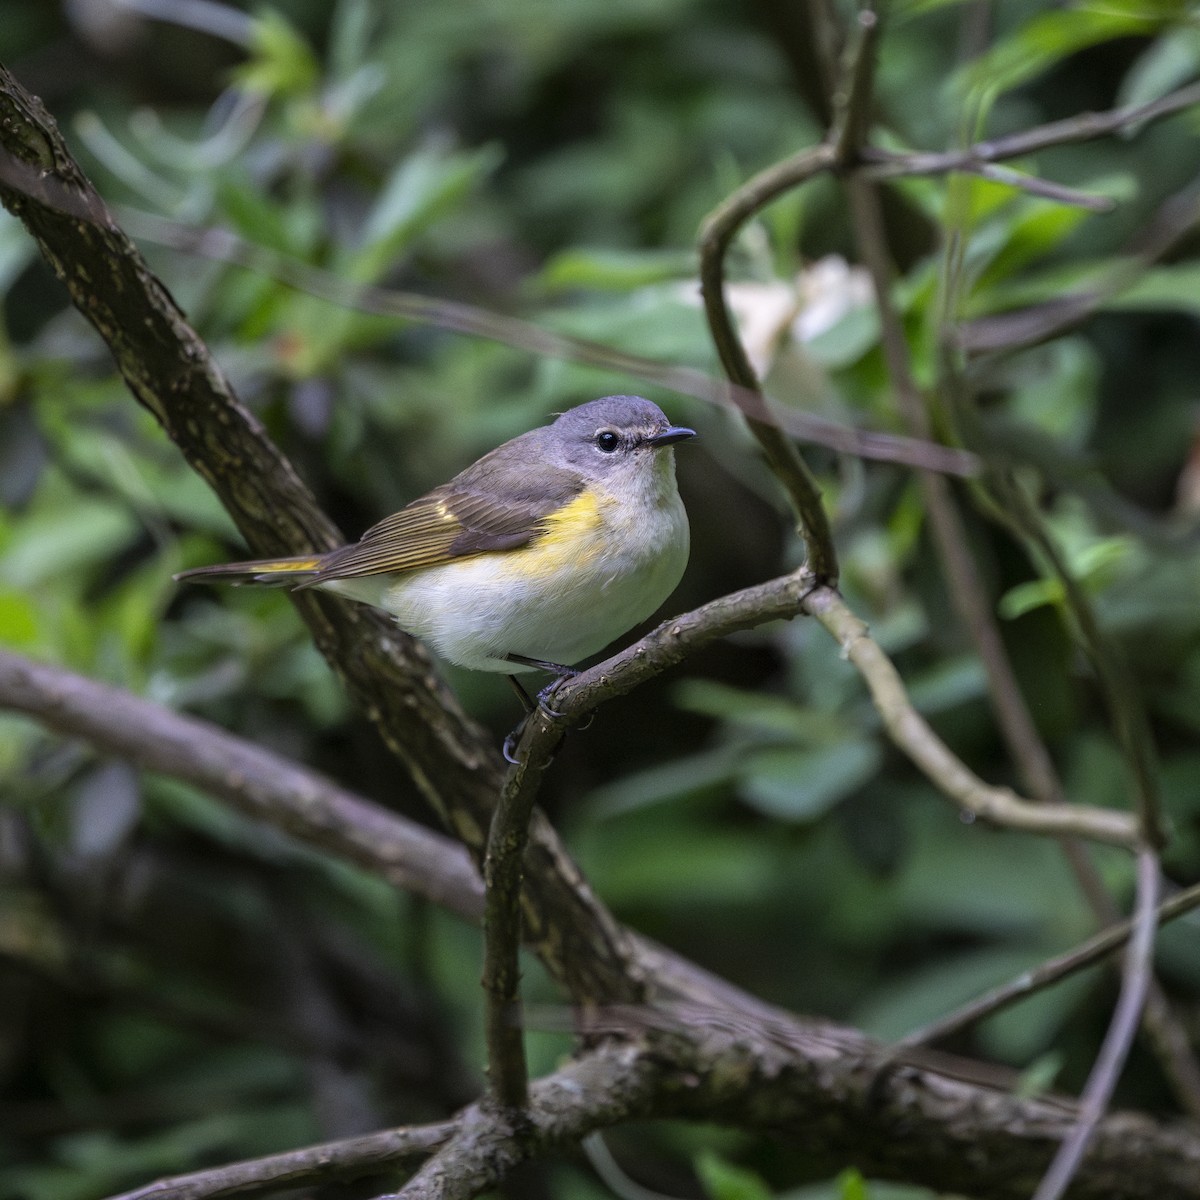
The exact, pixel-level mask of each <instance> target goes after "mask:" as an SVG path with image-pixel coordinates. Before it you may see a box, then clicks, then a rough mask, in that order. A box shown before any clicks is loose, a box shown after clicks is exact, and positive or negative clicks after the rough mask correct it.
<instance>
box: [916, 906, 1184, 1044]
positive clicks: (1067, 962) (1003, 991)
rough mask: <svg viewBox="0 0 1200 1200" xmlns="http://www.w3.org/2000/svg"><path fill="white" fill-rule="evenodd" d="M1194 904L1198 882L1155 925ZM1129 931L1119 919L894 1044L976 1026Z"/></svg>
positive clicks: (1078, 967)
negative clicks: (1083, 940) (1085, 939)
mask: <svg viewBox="0 0 1200 1200" xmlns="http://www.w3.org/2000/svg"><path fill="white" fill-rule="evenodd" d="M1197 907H1200V884H1196V885H1194V886H1192V887H1190V888H1187V889H1186V890H1184V891H1182V892H1179V893H1178V894H1177V895H1175V896H1172V897H1171V899H1170V900H1166V901H1164V902H1163V903H1162V904H1160V905H1159V906H1158V912H1157V914H1156V916H1155V924H1156V925H1157V926H1158V927H1159V928H1161V927H1162V926H1164V925H1167V924H1169V923H1170V922H1171V921H1174V920H1176V919H1178V918H1179V917H1182V916H1184V915H1185V914H1187V913H1190V912H1191V911H1192V910H1193V909H1195V908H1197ZM1133 930H1134V922H1133V921H1132V920H1125V921H1119V922H1118V923H1117V924H1115V925H1110V926H1109V927H1108V928H1107V929H1102V930H1101V931H1100V932H1099V933H1097V934H1094V935H1093V936H1092V937H1090V938H1088V940H1087V941H1086V942H1081V943H1080V944H1079V945H1078V946H1074V947H1072V948H1071V949H1070V950H1067V951H1066V952H1065V953H1063V954H1059V955H1057V956H1056V957H1054V958H1048V959H1046V960H1045V962H1041V963H1038V965H1037V966H1036V967H1031V968H1030V969H1029V970H1028V971H1026V972H1024V973H1023V974H1021V975H1018V976H1017V977H1016V978H1015V979H1012V980H1010V981H1009V982H1008V983H1002V984H1000V985H999V986H997V987H994V988H992V989H990V990H989V991H987V992H984V994H983V995H982V996H977V997H976V998H975V999H974V1000H971V1001H968V1003H966V1004H964V1005H962V1007H961V1008H956V1009H955V1010H954V1011H953V1012H952V1013H947V1014H946V1016H944V1017H938V1019H937V1020H936V1021H930V1022H929V1023H928V1024H927V1025H922V1026H921V1027H920V1028H919V1029H914V1030H913V1031H912V1032H911V1033H906V1034H905V1035H904V1037H902V1038H901V1039H900V1040H899V1041H898V1042H897V1043H896V1046H897V1047H905V1048H908V1047H912V1046H924V1045H928V1044H929V1043H931V1042H939V1041H941V1040H942V1039H943V1038H947V1037H950V1036H951V1035H952V1034H955V1033H960V1032H961V1031H962V1030H964V1029H966V1028H968V1027H969V1026H971V1025H977V1024H978V1023H979V1022H980V1021H982V1020H984V1019H985V1018H986V1017H990V1016H993V1015H994V1014H995V1013H998V1012H1000V1010H1001V1009H1005V1008H1008V1007H1009V1006H1011V1005H1013V1004H1017V1003H1019V1002H1020V1001H1021V1000H1024V999H1026V998H1027V997H1029V996H1032V995H1033V994H1034V993H1035V992H1041V991H1044V990H1045V989H1046V988H1048V987H1050V986H1052V985H1053V984H1056V983H1058V982H1060V981H1061V980H1063V979H1066V978H1067V977H1068V976H1070V975H1074V974H1076V973H1077V972H1079V971H1082V970H1084V969H1086V968H1087V967H1090V966H1093V965H1094V964H1096V963H1098V962H1102V961H1103V960H1104V959H1106V958H1107V957H1108V956H1109V955H1111V954H1113V953H1114V952H1115V951H1117V950H1119V949H1120V948H1121V947H1122V946H1123V945H1125V943H1126V942H1128V941H1129V938H1130V936H1131V935H1132V933H1133Z"/></svg>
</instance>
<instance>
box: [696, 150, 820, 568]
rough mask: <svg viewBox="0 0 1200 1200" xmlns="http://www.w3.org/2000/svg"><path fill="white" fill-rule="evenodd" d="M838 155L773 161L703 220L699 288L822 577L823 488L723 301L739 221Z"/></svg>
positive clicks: (740, 398) (740, 397) (806, 154)
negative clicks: (782, 421)
mask: <svg viewBox="0 0 1200 1200" xmlns="http://www.w3.org/2000/svg"><path fill="white" fill-rule="evenodd" d="M836 162H837V149H836V147H834V146H832V145H824V144H822V145H820V146H814V147H812V148H811V149H809V150H804V151H802V152H801V153H800V154H797V155H795V156H794V157H792V158H788V159H784V161H783V162H780V163H776V164H775V165H774V166H771V167H768V168H767V169H766V170H765V171H763V172H761V173H760V174H758V175H756V176H755V177H754V178H753V179H751V180H749V181H748V182H747V183H745V184H743V185H742V186H741V187H740V188H738V190H737V191H736V192H734V193H733V195H731V196H730V197H729V198H728V199H727V200H725V201H724V202H723V203H722V204H721V205H720V206H719V207H718V208H716V209H714V210H713V212H711V213H710V214H709V215H708V216H707V217H706V218H705V219H704V221H703V223H702V224H701V226H700V239H699V240H700V293H701V295H702V296H703V298H704V311H705V314H706V316H707V317H708V324H709V329H710V330H711V332H712V338H713V342H714V343H715V345H716V347H717V353H718V354H719V355H720V358H721V365H722V366H723V367H724V368H725V373H726V375H728V376H729V378H730V380H732V382H733V383H735V384H737V385H738V391H736V392H734V393H733V398H734V401H735V403H736V404H737V405H738V407H739V408H740V409H741V410H742V413H743V414H744V415H745V417H746V423H747V424H748V425H749V427H750V430H751V431H752V432H753V434H754V436H755V437H756V438H757V439H758V442H759V445H761V446H762V448H763V451H764V452H765V454H766V456H767V462H768V463H769V464H770V467H771V470H772V471H774V472H775V475H776V476H777V477H778V479H779V481H780V482H781V483H782V484H783V486H784V488H785V489H786V491H787V493H788V496H789V497H790V498H791V501H792V504H793V505H794V506H795V509H796V515H797V517H798V518H799V521H800V531H801V534H802V536H803V538H804V545H805V548H806V550H807V552H808V565H809V567H810V568H811V569H812V571H813V574H815V575H816V577H817V578H818V579H819V580H820V581H821V582H829V583H833V582H835V581H836V579H837V552H836V551H835V550H834V546H833V538H832V535H831V534H830V531H829V520H828V518H827V517H826V515H825V509H824V507H823V505H822V504H821V490H820V488H818V487H817V482H816V480H815V479H814V478H813V476H812V472H811V471H809V469H808V467H807V466H806V465H805V463H804V460H803V459H802V458H801V457H800V454H799V453H798V451H797V450H796V447H795V446H794V445H793V444H792V443H791V441H789V440H788V438H787V437H785V436H784V434H783V433H782V431H781V430H780V428H779V425H778V422H777V421H776V420H775V418H774V417H773V415H772V414H771V411H770V409H768V407H767V403H766V399H765V398H764V396H763V394H762V386H761V384H760V382H759V379H758V376H757V375H756V374H755V372H754V368H753V367H752V366H751V365H750V359H749V358H748V357H747V355H746V350H745V347H744V346H743V345H742V341H741V338H740V337H739V336H738V333H737V326H736V325H735V323H734V319H733V314H732V313H731V312H730V311H729V306H728V305H727V304H726V303H725V255H726V253H727V252H728V250H729V246H730V244H731V243H732V241H733V239H734V237H735V236H736V234H737V232H738V230H739V229H741V227H742V226H743V225H744V224H745V223H746V222H747V221H748V220H749V219H750V218H751V217H752V216H754V214H755V213H756V212H758V211H759V209H761V208H763V207H764V206H765V205H767V204H769V203H770V202H771V201H772V200H774V199H775V198H776V197H777V196H780V195H782V194H783V193H784V192H786V191H790V190H791V189H792V188H795V187H798V186H799V185H800V184H802V183H806V182H807V181H808V180H810V179H812V178H814V177H815V176H816V175H819V174H821V172H823V171H828V170H831V169H832V168H833V167H834V166H835V164H836Z"/></svg>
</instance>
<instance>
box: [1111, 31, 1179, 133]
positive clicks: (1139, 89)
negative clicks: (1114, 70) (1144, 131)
mask: <svg viewBox="0 0 1200 1200" xmlns="http://www.w3.org/2000/svg"><path fill="white" fill-rule="evenodd" d="M1197 71H1200V29H1196V28H1195V27H1194V26H1191V25H1184V26H1182V27H1181V28H1179V29H1172V30H1171V31H1170V32H1169V33H1166V34H1164V35H1163V36H1162V37H1160V38H1158V39H1157V40H1156V41H1155V42H1154V43H1153V44H1152V45H1151V46H1150V47H1149V49H1147V50H1146V51H1145V52H1144V53H1143V54H1142V56H1141V57H1140V58H1139V59H1138V60H1137V62H1135V63H1134V64H1133V66H1132V67H1130V69H1129V70H1128V71H1127V72H1126V74H1125V78H1124V79H1123V80H1122V81H1121V88H1120V91H1119V92H1118V93H1117V102H1116V107H1118V108H1124V107H1126V106H1133V105H1139V104H1149V103H1150V102H1151V101H1154V100H1158V99H1159V98H1160V97H1162V96H1165V95H1166V94H1167V93H1168V92H1170V91H1174V89H1175V88H1177V87H1179V86H1180V85H1181V84H1184V83H1187V81H1188V80H1189V79H1192V78H1194V77H1195V75H1196V73H1197ZM1132 132H1135V130H1126V133H1132Z"/></svg>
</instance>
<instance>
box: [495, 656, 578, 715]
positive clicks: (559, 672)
mask: <svg viewBox="0 0 1200 1200" xmlns="http://www.w3.org/2000/svg"><path fill="white" fill-rule="evenodd" d="M504 657H505V658H506V659H508V661H509V662H511V663H517V664H519V665H520V666H522V667H535V668H536V669H537V670H539V671H549V672H550V674H551V675H553V676H554V678H553V679H552V680H550V682H549V683H548V684H546V686H545V687H544V688H542V690H541V691H540V692H538V694H537V702H538V707H539V708H541V709H542V711H543V712H544V713H546V715H547V716H549V717H552V718H561V717H562V713H558V712H555V711H554V709H552V708H551V707H550V703H549V701H550V697H551V696H553V695H554V690H555V688H557V687H558V686H559V684H561V683H562V681H563V680H564V679H574V678H575V676H576V675H578V674H579V672H578V671H577V670H576V669H575V668H574V667H566V666H563V664H562V663H556V662H547V661H546V660H545V659H544V658H526V657H525V655H524V654H506V655H505V656H504ZM509 679H511V680H512V681H513V683H514V684H516V686H517V687H519V688H521V692H522V694H524V692H525V689H524V688H523V687H521V685H520V683H518V682H517V677H516V676H515V675H510V676H509ZM525 701H526V704H528V702H529V697H528V696H526V697H525ZM526 711H527V712H532V711H533V710H532V707H530V708H527V709H526Z"/></svg>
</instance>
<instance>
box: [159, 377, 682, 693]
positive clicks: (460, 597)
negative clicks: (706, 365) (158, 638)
mask: <svg viewBox="0 0 1200 1200" xmlns="http://www.w3.org/2000/svg"><path fill="white" fill-rule="evenodd" d="M695 436H696V435H695V432H694V431H693V430H691V429H684V428H681V427H679V426H676V425H672V424H671V423H670V421H668V420H667V418H666V416H665V414H664V413H663V412H662V410H661V409H660V408H659V407H658V406H657V405H655V404H651V403H650V401H649V400H643V399H642V398H641V397H640V396H605V397H604V398H603V399H601V400H593V401H592V402H591V403H589V404H581V405H580V406H579V407H578V408H572V409H570V410H568V411H567V412H564V413H562V414H561V415H560V416H559V417H558V418H557V420H555V421H554V422H553V423H552V424H550V425H545V426H543V427H542V428H540V429H533V430H530V431H529V432H528V433H523V434H521V435H520V436H519V437H515V438H513V439H512V441H509V442H505V443H504V445H502V446H499V447H497V448H496V449H495V450H492V451H491V452H490V453H488V454H485V455H484V456H483V457H482V458H481V459H479V460H478V461H477V462H474V463H472V464H471V465H470V466H469V467H467V469H466V470H465V471H463V472H462V473H461V474H459V475H456V476H455V477H454V478H453V479H452V480H450V482H449V483H444V484H442V486H441V487H437V488H434V489H433V491H431V492H428V493H427V494H426V495H424V496H421V497H420V498H419V499H417V500H414V501H413V502H412V503H411V504H409V505H407V506H406V507H405V508H402V509H401V510H400V511H399V512H398V513H396V514H395V515H393V516H390V517H388V518H386V519H385V520H383V521H380V522H379V524H378V525H375V526H373V527H372V528H370V529H368V530H367V532H366V533H364V534H363V536H362V538H361V539H360V540H359V541H357V542H355V543H354V544H353V545H350V546H342V547H341V548H340V549H337V550H331V551H329V553H327V554H319V555H300V556H299V557H296V558H274V559H270V558H268V559H259V560H257V561H254V562H240V563H227V564H224V565H222V566H213V567H198V568H196V569H195V570H191V571H183V572H182V573H181V574H179V575H176V576H175V578H176V579H187V580H200V581H203V582H221V581H224V582H228V583H261V584H275V585H288V584H290V585H292V586H294V587H298V588H309V587H319V588H325V589H326V590H327V591H331V592H336V593H337V594H339V595H342V596H349V597H350V598H351V599H353V600H360V601H363V602H364V603H366V604H373V605H375V606H376V607H377V608H381V609H383V610H384V611H385V612H388V613H390V614H391V615H392V616H393V617H395V619H396V622H397V624H398V625H399V626H400V628H401V629H404V630H406V631H407V632H409V633H411V634H415V635H416V636H417V637H419V638H422V639H423V640H425V641H427V642H428V643H429V644H430V645H431V646H432V647H433V648H434V649H435V650H436V651H437V652H438V653H439V654H441V655H442V657H444V658H446V659H448V660H449V661H450V662H452V663H456V664H458V665H459V666H461V667H468V668H471V669H473V670H476V671H502V672H504V673H505V674H507V675H509V676H510V678H512V680H513V683H514V684H515V685H516V686H517V690H518V692H520V693H521V695H522V697H523V698H524V699H525V700H526V703H527V705H528V698H527V697H525V695H524V690H523V689H522V688H521V687H520V685H519V684H517V681H516V678H515V675H516V673H517V672H523V671H528V670H532V669H535V668H537V669H542V670H547V671H550V672H552V673H554V674H556V675H559V676H563V675H571V674H574V671H573V670H572V669H571V666H570V664H572V663H576V662H578V661H579V660H580V659H582V658H586V657H587V656H588V655H590V654H594V653H595V652H596V651H597V650H600V649H602V648H603V647H605V646H607V645H608V643H609V642H611V641H612V640H613V639H614V638H617V637H619V636H620V635H621V634H622V633H624V632H625V631H626V630H628V629H630V628H632V627H633V626H634V625H636V624H637V623H638V622H639V621H641V620H644V619H645V618H646V617H648V616H649V615H650V614H651V613H652V612H653V611H654V610H655V609H656V608H657V607H658V606H659V605H660V604H661V603H662V602H663V601H664V600H665V599H666V598H667V596H669V595H670V594H671V592H672V591H674V589H675V585H676V584H677V583H678V582H679V579H680V577H681V576H682V575H683V569H684V567H685V566H686V565H687V559H688V521H687V513H686V512H685V511H684V507H683V502H682V500H680V498H679V491H678V489H677V488H676V486H675V459H674V454H673V452H672V450H671V447H672V446H673V445H674V444H675V443H676V442H681V441H683V440H685V439H686V438H691V437H695Z"/></svg>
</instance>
